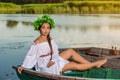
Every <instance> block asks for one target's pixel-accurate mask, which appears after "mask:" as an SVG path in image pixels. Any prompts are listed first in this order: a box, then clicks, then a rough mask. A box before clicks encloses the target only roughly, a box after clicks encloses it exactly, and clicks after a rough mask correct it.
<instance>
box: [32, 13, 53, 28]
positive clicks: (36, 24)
mask: <svg viewBox="0 0 120 80" xmlns="http://www.w3.org/2000/svg"><path fill="white" fill-rule="evenodd" d="M44 22H47V23H49V24H50V26H51V28H54V26H55V23H54V20H53V19H52V18H51V17H49V16H48V15H43V16H42V17H41V18H38V19H37V20H35V21H34V30H38V28H39V26H41V25H42V24H43V23H44Z"/></svg>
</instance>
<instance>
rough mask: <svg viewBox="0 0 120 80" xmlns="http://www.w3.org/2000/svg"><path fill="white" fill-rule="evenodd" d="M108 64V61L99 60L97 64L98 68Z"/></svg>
mask: <svg viewBox="0 0 120 80" xmlns="http://www.w3.org/2000/svg"><path fill="white" fill-rule="evenodd" d="M106 62H107V59H103V60H99V61H97V62H96V67H97V68H100V67H101V66H102V65H103V64H105V63H106Z"/></svg>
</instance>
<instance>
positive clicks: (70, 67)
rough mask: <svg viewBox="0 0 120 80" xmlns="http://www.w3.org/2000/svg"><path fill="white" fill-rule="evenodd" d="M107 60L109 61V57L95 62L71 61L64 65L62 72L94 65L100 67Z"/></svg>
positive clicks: (85, 68) (88, 67) (89, 67)
mask: <svg viewBox="0 0 120 80" xmlns="http://www.w3.org/2000/svg"><path fill="white" fill-rule="evenodd" d="M106 62H107V59H103V60H99V61H96V62H93V63H87V64H78V63H75V62H70V63H68V64H66V65H65V66H64V67H63V69H62V72H64V71H67V70H87V69H91V68H93V67H97V68H99V67H101V66H102V65H103V64H104V63H106Z"/></svg>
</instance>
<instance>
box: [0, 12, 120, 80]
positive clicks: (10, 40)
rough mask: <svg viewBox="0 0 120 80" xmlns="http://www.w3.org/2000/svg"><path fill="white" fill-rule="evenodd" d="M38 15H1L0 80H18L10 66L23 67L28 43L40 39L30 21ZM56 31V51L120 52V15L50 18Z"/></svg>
mask: <svg viewBox="0 0 120 80" xmlns="http://www.w3.org/2000/svg"><path fill="white" fill-rule="evenodd" d="M39 16H41V15H34V14H0V64H1V65H0V80H19V79H18V78H17V76H16V73H15V71H14V70H13V69H12V66H13V65H18V64H22V61H23V59H24V56H25V55H26V53H27V51H28V50H29V47H30V45H31V42H32V41H33V40H34V39H35V38H36V37H37V36H38V35H39V32H37V31H34V30H33V21H34V20H35V19H37V18H38V17H39ZM50 16H51V17H52V18H54V20H55V22H56V26H55V27H56V28H55V29H53V30H52V31H51V36H52V37H53V38H54V39H55V41H56V42H57V44H58V47H59V48H66V47H105V48H111V46H117V48H118V49H119V48H120V45H119V44H120V42H119V41H120V23H119V21H120V15H116V14H112V15H107V14H106V15H64V14H62V15H57V14H51V15H50Z"/></svg>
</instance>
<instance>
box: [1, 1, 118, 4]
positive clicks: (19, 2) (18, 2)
mask: <svg viewBox="0 0 120 80" xmlns="http://www.w3.org/2000/svg"><path fill="white" fill-rule="evenodd" d="M65 1H119V0H0V2H8V3H15V4H44V3H63V2H65Z"/></svg>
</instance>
